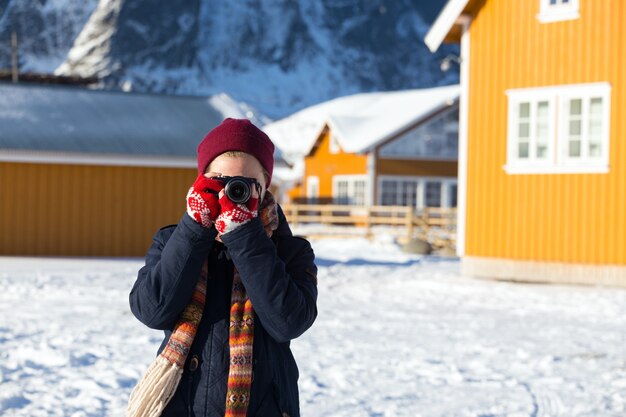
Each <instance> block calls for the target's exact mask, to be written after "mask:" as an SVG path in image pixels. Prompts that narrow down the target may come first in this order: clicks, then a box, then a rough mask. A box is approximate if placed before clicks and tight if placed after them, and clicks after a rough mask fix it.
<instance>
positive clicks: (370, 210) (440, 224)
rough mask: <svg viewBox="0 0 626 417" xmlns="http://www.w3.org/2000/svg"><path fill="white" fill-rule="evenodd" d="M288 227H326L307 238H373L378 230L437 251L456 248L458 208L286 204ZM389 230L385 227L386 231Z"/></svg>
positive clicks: (311, 232)
mask: <svg viewBox="0 0 626 417" xmlns="http://www.w3.org/2000/svg"><path fill="white" fill-rule="evenodd" d="M281 207H282V208H283V211H284V212H285V216H287V219H288V220H289V223H290V224H291V225H292V226H294V227H295V228H298V226H300V225H318V226H325V227H317V228H309V229H308V231H307V232H305V233H304V234H306V235H308V236H316V237H317V236H325V235H331V234H332V235H365V236H367V237H370V236H372V234H373V233H374V232H375V230H376V229H377V228H379V227H382V228H384V232H385V233H393V234H394V235H396V236H397V237H398V238H399V239H401V240H404V241H408V240H411V239H414V238H420V239H423V240H427V241H428V242H430V243H431V244H432V245H434V246H437V247H442V246H448V247H454V246H455V245H456V212H457V210H456V208H439V207H427V208H424V209H421V210H416V209H415V208H413V207H406V206H350V205H336V204H286V205H283V206H281ZM385 226H386V227H385Z"/></svg>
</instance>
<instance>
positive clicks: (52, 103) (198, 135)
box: [0, 83, 281, 257]
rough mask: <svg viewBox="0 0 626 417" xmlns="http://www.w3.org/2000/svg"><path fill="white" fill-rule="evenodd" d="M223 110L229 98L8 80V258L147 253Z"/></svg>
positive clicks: (2, 173)
mask: <svg viewBox="0 0 626 417" xmlns="http://www.w3.org/2000/svg"><path fill="white" fill-rule="evenodd" d="M224 117H241V115H239V114H237V112H236V110H235V109H234V108H232V103H230V102H228V100H226V99H225V98H224V97H222V96H215V97H211V98H202V97H173V96H163V95H149V94H128V93H121V92H107V91H92V90H87V89H80V88H75V87H67V86H65V87H60V86H40V85H32V84H30V85H26V84H6V83H4V84H2V83H0V230H1V231H2V232H1V233H0V255H46V256H125V257H126V256H143V255H145V253H146V251H147V249H148V247H149V246H150V243H151V239H152V236H153V234H154V233H155V231H156V230H157V229H158V228H159V227H161V226H164V225H167V224H172V223H177V222H178V221H179V220H180V218H181V217H182V216H183V214H184V213H185V204H186V203H185V195H186V193H187V190H188V188H189V187H190V186H191V184H192V183H193V181H194V180H195V178H196V176H197V164H196V147H197V145H198V143H199V142H200V141H201V140H202V138H203V137H204V135H205V134H206V133H207V132H208V131H209V130H210V129H212V128H213V127H215V126H216V125H217V124H219V123H220V122H221V121H222V120H223V118H224ZM280 165H281V164H280V163H277V166H280Z"/></svg>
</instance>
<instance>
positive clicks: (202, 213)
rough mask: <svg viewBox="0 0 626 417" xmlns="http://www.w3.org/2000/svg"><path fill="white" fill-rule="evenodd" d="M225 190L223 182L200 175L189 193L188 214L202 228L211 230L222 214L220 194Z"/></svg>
mask: <svg viewBox="0 0 626 417" xmlns="http://www.w3.org/2000/svg"><path fill="white" fill-rule="evenodd" d="M223 188H224V184H223V183H222V182H221V181H217V180H214V179H212V178H207V177H205V176H204V175H203V174H200V175H198V178H196V181H195V182H194V183H193V186H192V187H191V188H189V192H187V214H189V216H191V218H192V219H194V220H195V221H196V222H198V223H200V224H201V225H202V226H204V227H206V228H210V227H211V226H212V225H213V221H214V220H215V219H216V218H217V216H218V215H219V214H220V202H219V197H218V194H219V192H220V190H222V189H223Z"/></svg>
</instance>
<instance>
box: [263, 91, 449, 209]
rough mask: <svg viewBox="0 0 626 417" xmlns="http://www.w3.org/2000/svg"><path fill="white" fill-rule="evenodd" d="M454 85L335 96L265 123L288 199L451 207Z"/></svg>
mask: <svg viewBox="0 0 626 417" xmlns="http://www.w3.org/2000/svg"><path fill="white" fill-rule="evenodd" d="M458 96H459V87H458V86H457V85H453V86H446V87H438V88H431V89H421V90H407V91H399V92H382V93H365V94H356V95H352V96H346V97H341V98H338V99H335V100H331V101H329V102H326V103H322V104H319V105H316V106H313V107H310V108H308V109H305V110H302V111H300V112H298V113H296V114H294V115H292V116H290V117H287V118H285V119H282V120H279V121H277V122H274V123H272V124H270V125H267V126H265V128H264V130H265V131H266V132H267V133H268V134H269V136H270V137H271V138H272V140H274V142H275V143H276V144H277V146H278V147H280V148H281V150H282V152H283V154H284V155H285V157H287V158H288V159H291V160H293V161H295V165H296V169H298V168H299V171H298V175H297V178H298V180H297V181H295V184H294V188H293V189H292V191H291V192H290V193H289V197H290V198H291V200H292V201H294V202H307V203H335V204H350V205H359V206H363V205H402V206H414V207H416V209H420V208H422V207H427V206H431V207H455V206H456V195H457V191H456V175H457V141H458Z"/></svg>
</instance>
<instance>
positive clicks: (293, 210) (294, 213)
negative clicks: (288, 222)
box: [290, 204, 298, 226]
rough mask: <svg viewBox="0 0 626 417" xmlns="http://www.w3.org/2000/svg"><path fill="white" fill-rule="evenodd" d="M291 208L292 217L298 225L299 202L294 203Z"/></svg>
mask: <svg viewBox="0 0 626 417" xmlns="http://www.w3.org/2000/svg"><path fill="white" fill-rule="evenodd" d="M290 208H291V217H292V219H293V224H294V225H295V226H297V225H298V204H292V205H291V207H290Z"/></svg>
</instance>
